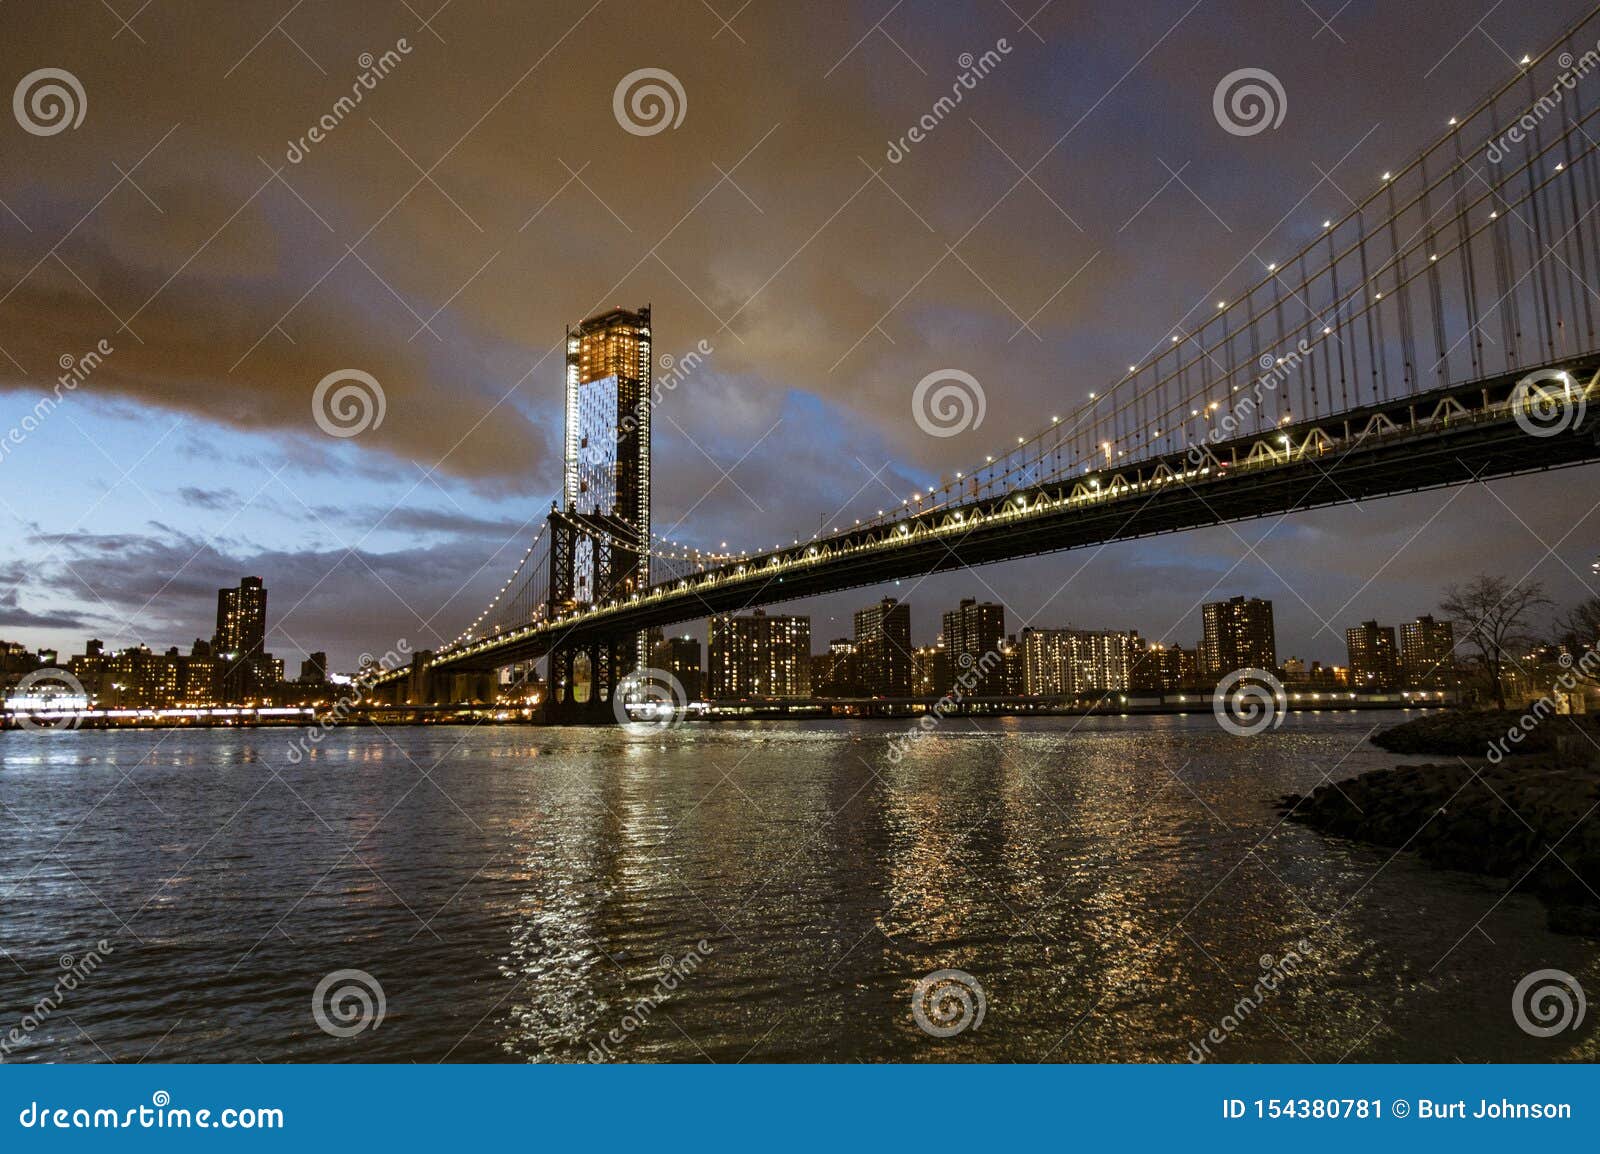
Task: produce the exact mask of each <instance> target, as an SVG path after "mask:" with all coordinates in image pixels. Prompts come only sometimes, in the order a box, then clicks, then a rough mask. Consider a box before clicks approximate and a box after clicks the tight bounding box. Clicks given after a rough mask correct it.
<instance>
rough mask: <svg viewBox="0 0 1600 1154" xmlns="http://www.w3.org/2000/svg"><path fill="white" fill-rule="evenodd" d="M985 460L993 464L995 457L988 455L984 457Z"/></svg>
mask: <svg viewBox="0 0 1600 1154" xmlns="http://www.w3.org/2000/svg"><path fill="white" fill-rule="evenodd" d="M984 460H985V461H986V462H988V463H989V464H991V465H992V464H994V458H993V457H987V456H986V457H984Z"/></svg>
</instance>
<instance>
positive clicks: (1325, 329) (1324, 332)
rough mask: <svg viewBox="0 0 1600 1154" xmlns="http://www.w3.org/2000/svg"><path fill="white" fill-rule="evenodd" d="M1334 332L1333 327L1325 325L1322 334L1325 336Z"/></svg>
mask: <svg viewBox="0 0 1600 1154" xmlns="http://www.w3.org/2000/svg"><path fill="white" fill-rule="evenodd" d="M1332 333H1333V330H1332V329H1331V328H1327V327H1324V328H1323V330H1322V335H1323V336H1325V337H1326V336H1329V335H1331V334H1332Z"/></svg>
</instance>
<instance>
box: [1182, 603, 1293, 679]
mask: <svg viewBox="0 0 1600 1154" xmlns="http://www.w3.org/2000/svg"><path fill="white" fill-rule="evenodd" d="M1200 614H1201V621H1202V623H1203V625H1204V627H1205V637H1204V639H1203V640H1202V643H1201V646H1202V650H1203V652H1202V654H1201V659H1200V665H1201V669H1200V674H1201V676H1202V677H1203V678H1204V679H1205V680H1206V681H1208V682H1215V681H1217V679H1219V678H1222V677H1226V676H1227V675H1228V674H1230V673H1232V672H1234V671H1235V670H1237V669H1265V670H1267V671H1269V672H1270V671H1272V670H1274V669H1276V668H1278V644H1277V638H1276V635H1275V633H1274V630H1273V627H1272V602H1270V601H1264V600H1262V599H1261V598H1260V597H1250V598H1244V597H1234V598H1232V599H1230V600H1227V601H1214V602H1211V603H1210V604H1208V605H1204V606H1201V610H1200Z"/></svg>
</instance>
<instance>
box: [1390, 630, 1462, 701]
mask: <svg viewBox="0 0 1600 1154" xmlns="http://www.w3.org/2000/svg"><path fill="white" fill-rule="evenodd" d="M1400 674H1401V677H1402V679H1403V680H1404V682H1405V685H1406V688H1408V689H1453V688H1455V685H1456V642H1455V627H1454V626H1453V625H1452V624H1451V623H1450V622H1448V621H1435V620H1434V619H1433V617H1431V616H1423V617H1418V618H1417V619H1416V620H1415V621H1407V622H1406V623H1405V624H1404V625H1402V626H1400Z"/></svg>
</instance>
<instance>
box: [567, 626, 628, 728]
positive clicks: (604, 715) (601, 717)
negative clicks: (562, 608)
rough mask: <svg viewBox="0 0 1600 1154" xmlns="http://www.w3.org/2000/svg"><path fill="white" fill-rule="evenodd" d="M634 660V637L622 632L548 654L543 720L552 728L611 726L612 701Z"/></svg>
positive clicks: (573, 643) (613, 721)
mask: <svg viewBox="0 0 1600 1154" xmlns="http://www.w3.org/2000/svg"><path fill="white" fill-rule="evenodd" d="M637 661H638V638H637V636H636V635H635V634H632V633H625V634H621V635H618V636H613V637H595V638H589V639H587V640H583V641H571V642H567V643H566V644H564V645H561V646H559V647H558V648H556V649H553V650H551V652H550V671H549V673H550V675H549V677H548V678H547V679H546V681H547V684H548V689H547V690H546V694H547V696H546V698H545V719H546V720H547V721H549V722H550V723H551V724H552V725H615V724H617V720H618V719H617V715H616V708H615V704H614V702H613V700H612V698H613V696H614V695H615V693H616V690H617V686H618V685H619V684H620V683H621V682H622V679H623V678H624V677H626V676H628V674H630V673H632V672H633V671H634V667H635V665H636V664H637Z"/></svg>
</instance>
